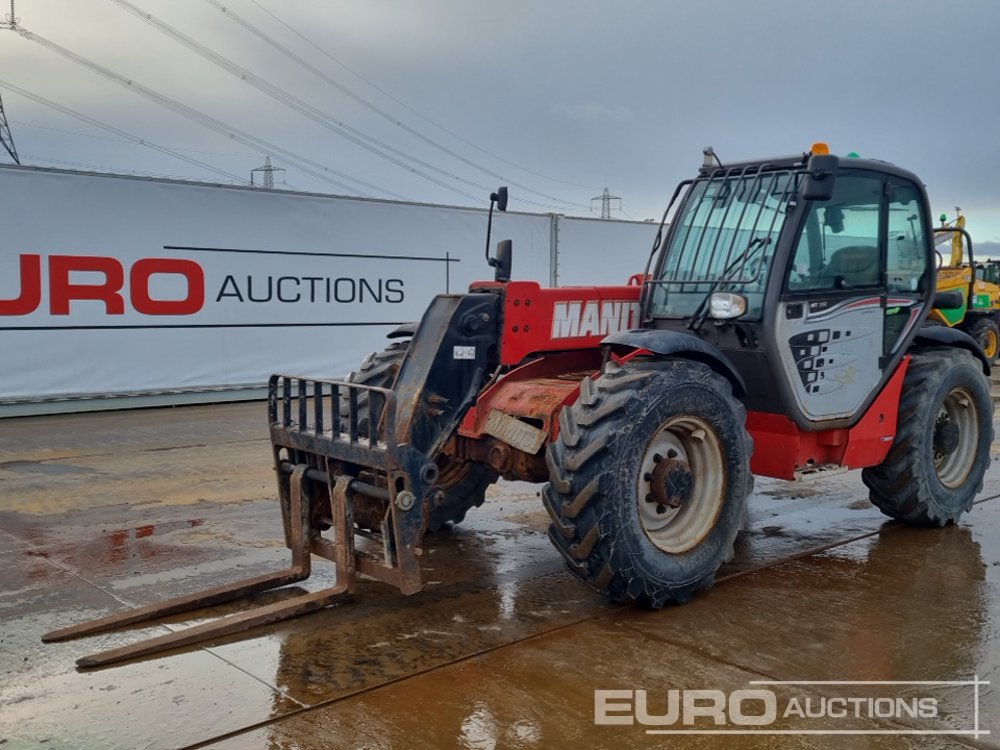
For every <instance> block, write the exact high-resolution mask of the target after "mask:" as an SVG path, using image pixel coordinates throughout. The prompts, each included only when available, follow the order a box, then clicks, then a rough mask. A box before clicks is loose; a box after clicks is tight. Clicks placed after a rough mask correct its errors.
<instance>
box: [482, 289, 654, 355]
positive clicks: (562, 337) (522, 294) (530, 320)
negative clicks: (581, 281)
mask: <svg viewBox="0 0 1000 750" xmlns="http://www.w3.org/2000/svg"><path fill="white" fill-rule="evenodd" d="M501 286H502V287H505V288H506V292H505V294H504V309H503V330H502V331H501V334H500V341H501V344H500V362H501V364H504V365H516V364H519V363H520V362H522V361H523V360H524V358H525V357H526V356H528V355H529V354H533V353H536V352H552V351H565V350H567V349H599V347H600V344H601V339H603V338H604V337H605V336H607V335H609V334H612V333H618V332H619V331H626V330H628V329H629V328H638V327H639V293H640V292H641V291H642V286H641V284H633V285H630V286H576V287H573V286H567V287H559V288H556V289H549V288H544V289H543V288H542V287H541V286H540V285H539V284H538V282H535V281H510V282H507V283H506V284H503V285H501V284H498V283H495V282H477V283H475V284H473V285H472V286H471V287H470V289H471V290H472V291H475V290H477V289H492V288H499V287H501Z"/></svg>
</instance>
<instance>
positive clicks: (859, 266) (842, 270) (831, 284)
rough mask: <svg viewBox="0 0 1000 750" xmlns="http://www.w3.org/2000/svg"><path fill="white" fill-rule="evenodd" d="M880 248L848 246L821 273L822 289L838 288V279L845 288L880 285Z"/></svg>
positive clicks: (835, 254)
mask: <svg viewBox="0 0 1000 750" xmlns="http://www.w3.org/2000/svg"><path fill="white" fill-rule="evenodd" d="M878 266H879V264H878V248H876V247H872V246H871V245H848V246H847V247H842V248H840V249H839V250H837V252H835V253H834V254H833V255H832V256H830V262H829V263H827V264H826V265H825V266H823V270H821V271H820V272H819V284H818V286H819V287H820V288H830V289H833V288H836V287H837V286H839V285H838V284H837V278H838V277H840V278H842V279H843V284H844V286H849V287H851V286H877V285H878V283H879V267H878Z"/></svg>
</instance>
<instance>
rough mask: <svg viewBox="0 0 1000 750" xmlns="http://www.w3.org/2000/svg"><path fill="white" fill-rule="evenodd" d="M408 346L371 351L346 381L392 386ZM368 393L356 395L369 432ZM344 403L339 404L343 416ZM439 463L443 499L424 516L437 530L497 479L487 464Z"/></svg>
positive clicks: (361, 425) (477, 501)
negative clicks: (341, 405) (426, 516)
mask: <svg viewBox="0 0 1000 750" xmlns="http://www.w3.org/2000/svg"><path fill="white" fill-rule="evenodd" d="M409 346H410V341H409V339H407V340H405V341H396V342H394V343H392V344H390V345H389V346H388V347H387V348H386V349H385V350H383V351H381V352H374V353H372V354H369V355H368V357H366V358H365V361H364V362H362V363H361V369H359V370H358V371H356V372H352V373H351V375H350V377H348V380H349V381H350V382H352V383H361V384H363V385H374V386H378V387H381V388H391V387H392V384H393V382H395V380H396V373H397V372H399V365H400V364H401V363H402V361H403V357H405V356H406V350H407V349H408V348H409ZM368 408H369V404H368V394H367V393H362V394H360V395H359V396H358V431H359V432H360V434H361V435H363V436H367V435H368V421H369V420H368ZM346 409H347V405H346V404H344V405H343V407H342V410H343V412H344V413H343V416H344V417H345V418H346V416H347V413H346ZM436 463H437V465H438V474H439V479H438V486H439V487H441V489H442V490H443V491H444V500H443V502H442V503H441V504H440V505H437V506H436V507H434V508H432V509H431V511H430V515H429V516H428V519H427V530H428V531H431V532H434V531H439V530H440V529H441V528H443V527H444V526H446V525H447V524H456V523H461V522H462V521H463V520H464V519H465V514H466V513H468V512H469V509H470V508H478V507H479V506H480V505H482V504H483V501H484V500H485V499H486V488H487V487H489V486H490V485H491V484H493V483H494V482H495V481H496V480H497V476H498V474H497V472H495V471H494V470H493V469H492V468H491V467H489V466H487V465H486V464H481V463H478V462H475V461H459V460H458V459H455V458H453V457H451V456H445V455H440V456H438V457H437V459H436Z"/></svg>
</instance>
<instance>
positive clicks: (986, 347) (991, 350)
mask: <svg viewBox="0 0 1000 750" xmlns="http://www.w3.org/2000/svg"><path fill="white" fill-rule="evenodd" d="M998 348H1000V339H998V338H997V332H996V331H994V330H992V329H990V330H988V331H986V334H985V335H984V336H983V354H985V355H986V356H987V357H988V358H989V359H991V360H992V359H994V358H995V357H996V356H997V349H998Z"/></svg>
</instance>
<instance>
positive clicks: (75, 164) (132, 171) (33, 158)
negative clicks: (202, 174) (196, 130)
mask: <svg viewBox="0 0 1000 750" xmlns="http://www.w3.org/2000/svg"><path fill="white" fill-rule="evenodd" d="M24 156H25V158H26V159H30V160H31V161H33V162H47V163H49V164H60V165H62V166H64V167H75V168H77V169H89V170H91V171H94V172H108V173H111V174H127V175H133V176H135V177H159V178H160V179H164V180H185V181H191V179H192V178H190V177H181V176H179V175H170V174H162V173H159V172H141V171H139V170H135V169H120V168H118V167H107V166H103V165H101V164H88V163H85V162H79V161H68V160H65V159H53V158H51V157H48V156H36V155H34V154H25V155H24ZM205 181H206V180H202V182H205ZM236 182H237V183H239V184H241V185H246V184H247V181H246V180H241V179H240V178H238V177H237V178H236Z"/></svg>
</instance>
